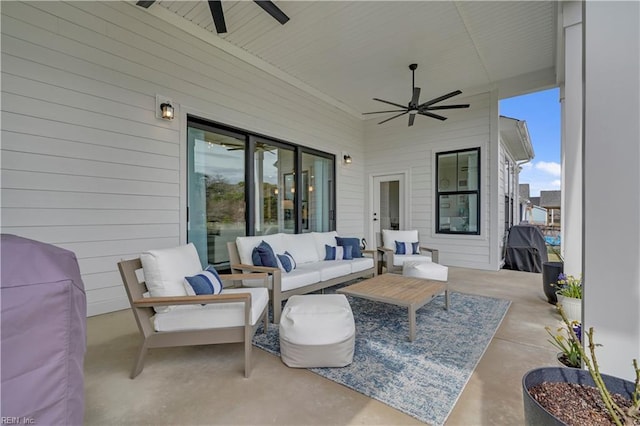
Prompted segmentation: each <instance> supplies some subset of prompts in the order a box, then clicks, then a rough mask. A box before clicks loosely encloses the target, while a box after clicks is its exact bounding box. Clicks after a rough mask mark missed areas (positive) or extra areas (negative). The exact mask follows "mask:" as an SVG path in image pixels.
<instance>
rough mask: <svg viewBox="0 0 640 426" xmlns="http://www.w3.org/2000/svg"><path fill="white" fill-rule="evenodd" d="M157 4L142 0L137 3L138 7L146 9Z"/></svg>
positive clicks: (150, 0) (154, 0)
mask: <svg viewBox="0 0 640 426" xmlns="http://www.w3.org/2000/svg"><path fill="white" fill-rule="evenodd" d="M155 2H156V0H146V1H144V0H140V1H139V2H137V3H136V6H140V7H144V8H145V9H147V8H148V7H149V6H151V5H152V4H154V3H155Z"/></svg>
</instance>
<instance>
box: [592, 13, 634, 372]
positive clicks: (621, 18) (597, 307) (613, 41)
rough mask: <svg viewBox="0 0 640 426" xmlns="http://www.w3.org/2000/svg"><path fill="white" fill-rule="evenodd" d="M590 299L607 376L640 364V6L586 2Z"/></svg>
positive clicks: (599, 350)
mask: <svg viewBox="0 0 640 426" xmlns="http://www.w3.org/2000/svg"><path fill="white" fill-rule="evenodd" d="M583 7H584V8H585V14H584V19H583V27H584V61H585V62H584V64H585V65H584V66H585V68H584V78H585V86H584V92H583V95H584V146H583V149H584V164H583V167H584V218H583V219H584V236H583V238H584V258H583V270H584V298H583V307H584V309H583V319H584V325H585V327H586V328H587V329H588V328H589V327H593V328H594V330H595V339H596V341H597V342H598V343H601V344H602V345H603V346H602V347H599V348H598V349H597V357H598V362H599V364H600V369H601V371H602V372H603V373H606V374H611V375H614V376H618V377H623V378H626V379H629V380H632V379H633V378H634V374H633V373H634V372H633V368H632V365H631V360H632V358H638V359H640V214H639V212H640V190H639V189H638V188H639V187H640V124H639V121H640V120H639V117H640V78H639V76H640V3H638V2H589V1H588V2H584V3H583Z"/></svg>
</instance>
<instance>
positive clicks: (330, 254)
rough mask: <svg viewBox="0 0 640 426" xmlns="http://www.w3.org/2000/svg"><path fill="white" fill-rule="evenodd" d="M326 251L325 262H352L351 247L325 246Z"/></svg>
mask: <svg viewBox="0 0 640 426" xmlns="http://www.w3.org/2000/svg"><path fill="white" fill-rule="evenodd" d="M324 249H325V253H326V255H325V257H324V260H351V259H353V256H351V246H344V247H341V246H338V247H335V246H328V245H326V244H325V245H324Z"/></svg>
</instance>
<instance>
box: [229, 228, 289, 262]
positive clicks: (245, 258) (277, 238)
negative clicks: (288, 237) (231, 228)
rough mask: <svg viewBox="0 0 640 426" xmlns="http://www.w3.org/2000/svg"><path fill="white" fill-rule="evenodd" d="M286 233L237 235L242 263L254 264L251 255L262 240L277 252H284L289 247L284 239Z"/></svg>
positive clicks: (237, 244) (237, 245)
mask: <svg viewBox="0 0 640 426" xmlns="http://www.w3.org/2000/svg"><path fill="white" fill-rule="evenodd" d="M283 237H284V234H271V235H257V236H254V237H237V238H236V247H237V248H238V256H239V257H240V263H242V264H245V265H253V259H252V257H251V255H252V253H253V249H254V247H257V246H258V245H259V244H260V243H261V242H262V241H265V242H266V243H267V244H269V245H270V246H271V248H272V249H273V251H274V252H275V253H283V252H284V251H285V250H286V249H287V248H286V246H285V245H284V241H283Z"/></svg>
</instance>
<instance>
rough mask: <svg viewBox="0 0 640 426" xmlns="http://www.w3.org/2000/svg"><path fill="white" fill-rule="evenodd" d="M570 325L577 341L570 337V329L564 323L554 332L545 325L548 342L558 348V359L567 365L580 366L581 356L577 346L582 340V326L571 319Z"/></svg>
mask: <svg viewBox="0 0 640 426" xmlns="http://www.w3.org/2000/svg"><path fill="white" fill-rule="evenodd" d="M570 327H571V329H572V330H573V332H574V333H575V335H576V336H577V337H578V341H575V340H573V339H572V338H571V334H570V331H569V329H568V327H566V325H564V326H562V327H559V328H558V329H557V330H556V332H555V333H553V332H552V331H551V327H549V326H547V327H545V329H546V330H547V333H549V335H550V336H551V339H550V340H549V343H551V344H552V345H553V346H555V347H556V348H558V349H559V350H560V352H559V353H558V361H560V363H561V364H562V365H565V366H567V367H571V368H580V367H581V366H582V358H581V357H580V348H578V346H579V345H580V344H581V342H582V340H581V339H582V326H581V325H580V323H579V322H577V321H573V322H571V324H570Z"/></svg>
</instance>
